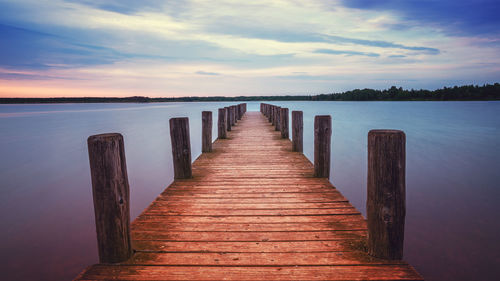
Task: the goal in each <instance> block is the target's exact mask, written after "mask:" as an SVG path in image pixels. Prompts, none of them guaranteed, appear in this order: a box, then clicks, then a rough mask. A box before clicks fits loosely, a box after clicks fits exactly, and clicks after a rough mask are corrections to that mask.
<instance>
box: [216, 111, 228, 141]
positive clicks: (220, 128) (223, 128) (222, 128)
mask: <svg viewBox="0 0 500 281" xmlns="http://www.w3.org/2000/svg"><path fill="white" fill-rule="evenodd" d="M226 118H227V115H226V110H225V109H224V108H219V116H218V119H217V136H218V138H219V139H225V138H226V137H227V124H226V123H227V121H226Z"/></svg>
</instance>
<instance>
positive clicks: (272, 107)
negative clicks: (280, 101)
mask: <svg viewBox="0 0 500 281" xmlns="http://www.w3.org/2000/svg"><path fill="white" fill-rule="evenodd" d="M275 109H276V106H275V105H271V116H269V119H270V120H269V122H271V125H273V126H274V112H275V111H276V110H275Z"/></svg>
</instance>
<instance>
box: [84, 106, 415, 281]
mask: <svg viewBox="0 0 500 281" xmlns="http://www.w3.org/2000/svg"><path fill="white" fill-rule="evenodd" d="M192 167H193V168H192V169H193V178H192V179H181V180H175V181H174V182H173V183H172V184H171V185H170V186H169V187H168V188H167V189H166V190H165V191H164V192H163V193H161V194H160V195H159V196H158V198H157V199H156V200H155V201H154V202H153V203H151V205H150V206H149V207H148V208H147V209H145V210H144V212H143V213H142V214H141V215H140V216H139V217H138V218H137V219H135V221H133V222H132V225H131V231H132V247H133V249H134V253H133V255H132V257H131V258H130V259H129V260H128V261H125V262H122V263H118V264H96V265H93V266H90V267H88V268H87V269H86V270H85V271H83V272H82V273H81V274H80V275H79V276H78V277H77V279H76V280H292V279H295V280H422V277H421V276H420V275H419V274H418V273H417V272H416V271H415V270H414V269H413V268H412V267H411V266H409V265H408V264H407V263H405V262H404V261H398V260H395V261H391V260H382V259H376V258H372V257H370V256H369V255H368V254H366V242H365V241H366V235H367V225H366V221H365V219H364V218H363V216H362V215H361V214H360V212H359V211H357V210H356V209H355V208H354V207H353V206H352V205H351V204H350V203H349V202H348V200H347V199H346V198H344V197H343V196H342V194H340V192H339V191H337V189H335V188H334V187H333V186H332V185H331V183H330V182H329V181H328V179H326V178H315V177H314V176H313V174H314V168H313V164H312V163H311V162H310V161H309V160H308V159H307V158H306V157H305V156H304V155H303V154H302V153H299V152H292V151H291V142H290V140H288V139H282V138H281V135H280V133H279V132H277V131H275V130H274V126H272V125H271V124H270V123H269V122H268V121H267V119H266V118H265V117H264V116H263V115H262V114H261V113H260V112H247V113H246V114H245V115H244V116H243V117H242V119H241V120H240V121H238V123H237V125H236V126H233V128H232V131H230V132H228V136H227V139H219V140H217V141H216V142H215V143H214V144H213V152H210V153H203V154H202V155H201V156H200V157H199V158H198V159H197V160H196V161H195V162H194V163H193V166H192Z"/></svg>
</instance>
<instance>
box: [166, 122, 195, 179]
mask: <svg viewBox="0 0 500 281" xmlns="http://www.w3.org/2000/svg"><path fill="white" fill-rule="evenodd" d="M170 140H171V142H172V160H173V161H174V178H175V179H189V178H191V176H192V171H191V140H190V137H189V119H188V118H187V117H182V118H170Z"/></svg>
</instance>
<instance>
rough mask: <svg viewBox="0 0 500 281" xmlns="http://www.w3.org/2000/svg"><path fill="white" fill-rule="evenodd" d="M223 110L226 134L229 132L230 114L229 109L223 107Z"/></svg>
mask: <svg viewBox="0 0 500 281" xmlns="http://www.w3.org/2000/svg"><path fill="white" fill-rule="evenodd" d="M224 110H225V111H226V112H225V114H226V130H227V131H228V132H230V131H231V112H230V111H229V107H224Z"/></svg>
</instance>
